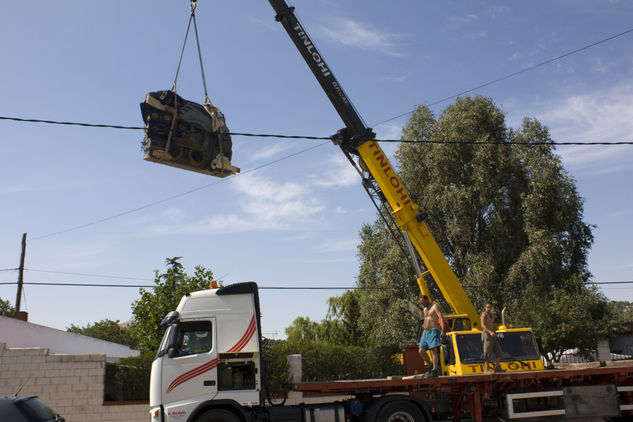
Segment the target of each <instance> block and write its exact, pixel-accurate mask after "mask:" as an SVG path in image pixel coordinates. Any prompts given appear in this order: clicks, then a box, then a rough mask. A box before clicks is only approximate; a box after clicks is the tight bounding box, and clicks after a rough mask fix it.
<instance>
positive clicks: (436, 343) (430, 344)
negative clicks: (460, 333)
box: [418, 328, 442, 350]
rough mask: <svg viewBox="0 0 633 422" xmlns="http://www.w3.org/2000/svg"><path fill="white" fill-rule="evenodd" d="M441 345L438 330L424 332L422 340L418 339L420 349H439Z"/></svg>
mask: <svg viewBox="0 0 633 422" xmlns="http://www.w3.org/2000/svg"><path fill="white" fill-rule="evenodd" d="M441 345H442V340H440V330H438V329H437V328H434V329H432V330H425V331H424V333H423V334H422V338H421V339H420V344H419V345H418V346H419V347H420V349H424V350H429V349H435V348H436V347H440V346H441Z"/></svg>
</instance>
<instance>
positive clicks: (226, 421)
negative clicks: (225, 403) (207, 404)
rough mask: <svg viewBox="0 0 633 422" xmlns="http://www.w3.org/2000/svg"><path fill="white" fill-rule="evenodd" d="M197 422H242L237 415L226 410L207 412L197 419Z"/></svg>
mask: <svg viewBox="0 0 633 422" xmlns="http://www.w3.org/2000/svg"><path fill="white" fill-rule="evenodd" d="M195 422H242V421H241V420H240V418H239V417H237V415H235V413H233V412H231V411H228V410H225V409H212V410H207V411H206V412H204V413H202V414H201V415H200V416H198V417H197V418H196V419H195Z"/></svg>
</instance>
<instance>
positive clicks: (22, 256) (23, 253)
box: [13, 233, 28, 321]
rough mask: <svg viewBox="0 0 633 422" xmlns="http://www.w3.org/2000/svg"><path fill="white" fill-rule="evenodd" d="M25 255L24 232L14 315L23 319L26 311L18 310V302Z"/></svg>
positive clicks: (22, 281)
mask: <svg viewBox="0 0 633 422" xmlns="http://www.w3.org/2000/svg"><path fill="white" fill-rule="evenodd" d="M25 256H26V233H24V234H23V235H22V254H21V255H20V269H19V272H18V293H17V295H16V296H15V313H14V315H13V316H14V317H15V318H17V319H21V320H23V321H26V320H27V318H28V317H27V313H26V312H20V304H21V303H20V302H21V301H22V285H23V284H24V257H25Z"/></svg>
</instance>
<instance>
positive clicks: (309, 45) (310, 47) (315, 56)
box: [294, 24, 331, 76]
mask: <svg viewBox="0 0 633 422" xmlns="http://www.w3.org/2000/svg"><path fill="white" fill-rule="evenodd" d="M294 30H295V31H297V35H299V38H301V41H303V45H305V46H306V49H307V50H308V53H309V54H310V55H311V56H312V60H314V62H315V63H316V64H317V66H318V67H319V69H320V70H321V74H322V75H323V76H330V75H331V72H330V70H329V69H328V68H327V66H326V65H325V62H324V61H323V58H322V57H321V55H320V54H319V52H318V51H316V47H315V46H314V44H312V41H310V38H308V34H306V33H305V31H304V30H303V28H302V27H301V25H299V24H297V25H296V26H295V27H294Z"/></svg>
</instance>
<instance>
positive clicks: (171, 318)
mask: <svg viewBox="0 0 633 422" xmlns="http://www.w3.org/2000/svg"><path fill="white" fill-rule="evenodd" d="M179 319H180V314H179V313H178V312H177V311H171V312H169V313H168V314H167V315H165V318H163V320H162V321H161V323H160V326H161V327H167V326H169V325H172V324H173V323H175V322H177V321H178V320H179Z"/></svg>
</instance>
